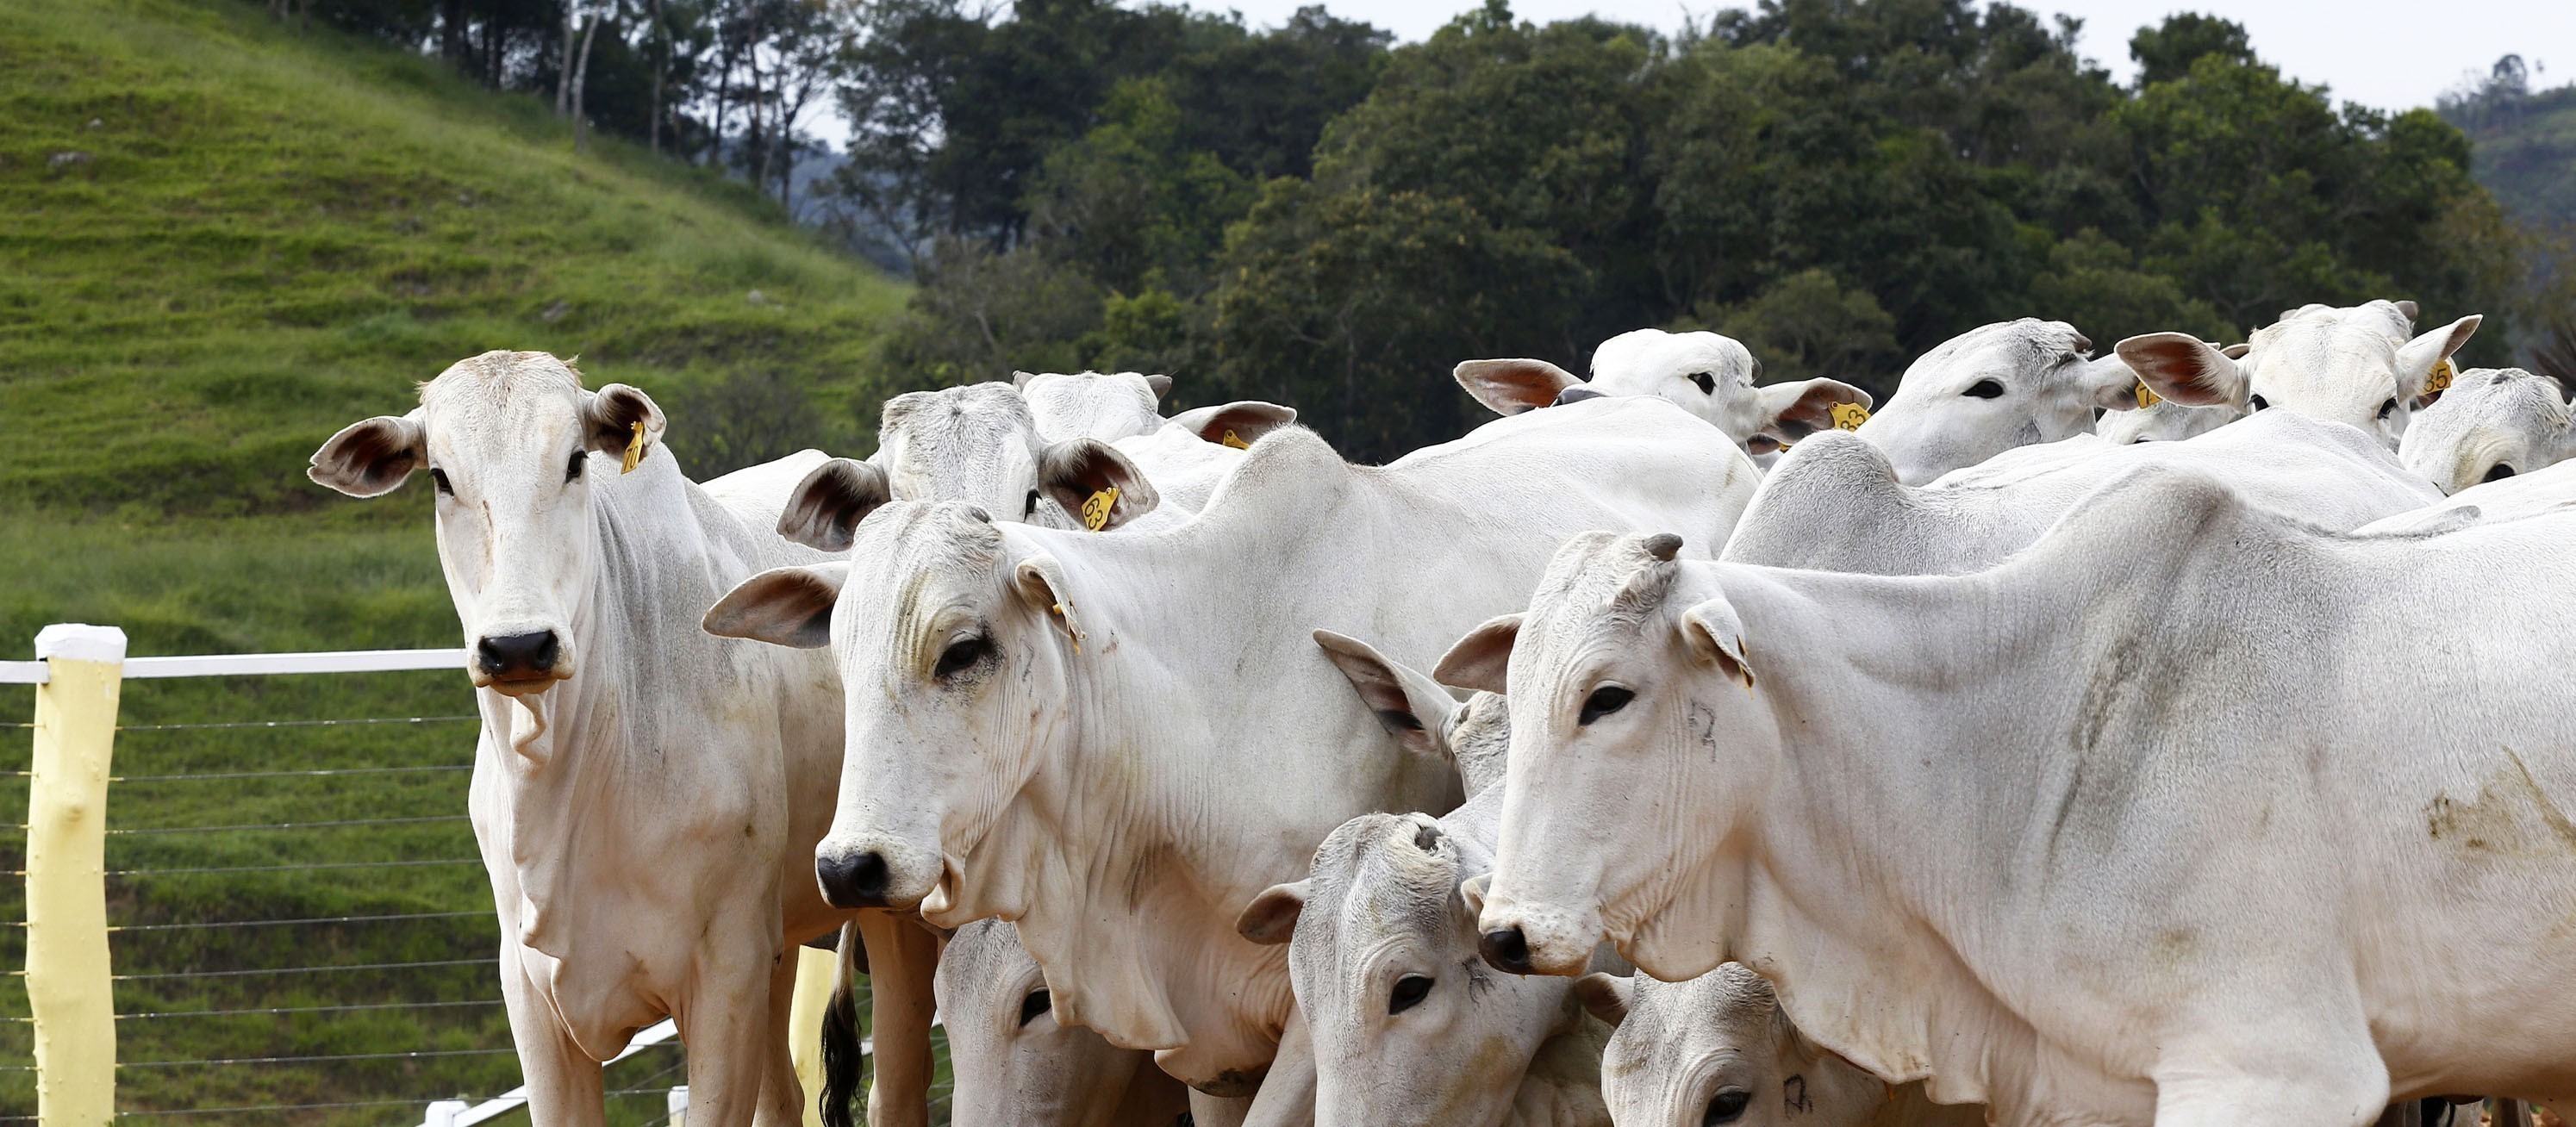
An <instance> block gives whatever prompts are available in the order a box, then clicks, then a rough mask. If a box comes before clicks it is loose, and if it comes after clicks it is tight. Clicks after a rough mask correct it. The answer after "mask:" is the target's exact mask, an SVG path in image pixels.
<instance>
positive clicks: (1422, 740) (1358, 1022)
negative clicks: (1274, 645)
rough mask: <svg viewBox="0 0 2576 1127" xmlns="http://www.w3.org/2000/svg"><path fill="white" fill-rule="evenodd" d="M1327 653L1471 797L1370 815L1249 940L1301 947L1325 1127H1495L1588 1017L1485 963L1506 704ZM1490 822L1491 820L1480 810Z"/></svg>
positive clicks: (1267, 900) (1295, 978)
mask: <svg viewBox="0 0 2576 1127" xmlns="http://www.w3.org/2000/svg"><path fill="white" fill-rule="evenodd" d="M1316 641H1317V642H1318V643H1319V644H1321V645H1323V647H1324V649H1325V652H1326V654H1327V655H1328V656H1330V657H1331V658H1332V660H1333V662H1334V664H1335V665H1337V666H1339V667H1341V670H1342V672H1343V673H1344V675H1346V676H1348V677H1349V678H1350V680H1351V684H1352V687H1353V688H1355V689H1357V690H1358V691H1359V693H1360V696H1361V699H1362V700H1363V701H1364V702H1365V703H1366V704H1367V705H1368V706H1369V709H1370V710H1371V711H1372V712H1374V713H1375V714H1376V715H1377V717H1378V721H1379V723H1380V724H1382V725H1384V726H1385V727H1386V729H1387V731H1388V732H1389V733H1390V734H1392V735H1394V736H1395V737H1396V740H1397V742H1399V743H1401V744H1403V745H1404V746H1405V747H1406V748H1408V749H1410V750H1412V751H1415V752H1417V753H1421V754H1426V755H1434V756H1439V757H1442V758H1447V759H1451V760H1454V761H1455V762H1456V763H1457V765H1458V769H1459V773H1460V775H1461V776H1462V777H1463V778H1464V780H1465V781H1466V785H1467V787H1468V789H1469V790H1470V791H1471V792H1474V793H1476V794H1480V795H1482V796H1483V797H1482V798H1481V799H1472V798H1471V799H1470V800H1469V805H1468V806H1467V807H1463V808H1461V809H1460V810H1459V811H1458V812H1455V813H1453V814H1451V815H1450V816H1449V817H1447V818H1441V819H1435V818H1432V817H1431V816H1429V815H1427V814H1418V813H1417V814H1364V815H1361V816H1359V817H1357V818H1354V819H1351V820H1350V821H1348V822H1345V823H1343V824H1342V825H1341V826H1340V827H1339V828H1338V829H1335V830H1334V831H1333V833H1332V834H1331V836H1329V837H1326V838H1325V839H1324V843H1323V844H1322V845H1321V846H1319V847H1318V848H1317V849H1316V850H1315V859H1314V863H1313V866H1312V868H1311V870H1310V872H1309V875H1308V876H1307V877H1306V879H1304V880H1300V881H1296V882H1294V883H1290V884H1282V885H1276V886H1274V887H1272V888H1270V889H1269V890H1267V891H1265V892H1263V893H1262V894H1261V895H1260V896H1259V897H1257V898H1255V899H1254V900H1253V902H1252V904H1251V905H1250V906H1249V907H1247V908H1245V909H1244V912H1243V915H1242V917H1241V918H1240V919H1239V920H1238V921H1237V923H1236V929H1237V930H1238V931H1240V932H1242V933H1243V935H1244V937H1245V938H1248V939H1250V940H1252V941H1253V942H1255V943H1285V944H1288V975H1289V980H1290V983H1291V984H1292V986H1293V988H1294V990H1295V992H1296V995H1297V1008H1298V1011H1299V1012H1300V1013H1302V1014H1304V1015H1305V1018H1306V1032H1307V1036H1308V1038H1309V1040H1310V1041H1311V1042H1312V1044H1313V1047H1314V1053H1315V1075H1316V1087H1315V1121H1316V1123H1318V1124H1320V1125H1327V1127H1329V1125H1341V1124H1367V1123H1391V1122H1404V1123H1410V1124H1416V1125H1419V1127H1491V1125H1492V1124H1496V1123H1500V1122H1502V1121H1503V1120H1504V1118H1505V1116H1506V1114H1507V1113H1508V1112H1509V1111H1510V1110H1511V1108H1512V1105H1513V1102H1514V1096H1515V1094H1516V1093H1517V1092H1518V1090H1519V1089H1520V1087H1521V1083H1522V1078H1523V1074H1524V1073H1525V1072H1526V1071H1527V1070H1528V1069H1529V1067H1530V1063H1531V1059H1532V1057H1533V1056H1534V1055H1535V1054H1536V1053H1537V1052H1538V1050H1539V1047H1540V1045H1541V1044H1542V1043H1544V1042H1545V1041H1547V1039H1548V1038H1550V1037H1552V1036H1554V1035H1557V1034H1559V1033H1563V1032H1566V1031H1568V1030H1569V1029H1571V1028H1572V1027H1573V1026H1574V1024H1575V1023H1576V1022H1578V1021H1580V1020H1581V1011H1580V1010H1579V1009H1577V1008H1576V1007H1575V1006H1574V1004H1573V1002H1572V999H1571V996H1570V984H1568V983H1566V982H1565V981H1564V980H1562V979H1543V978H1523V977H1519V976H1516V975H1506V974H1500V973H1497V972H1495V971H1493V970H1492V969H1491V968H1488V967H1487V966H1485V965H1484V962H1483V960H1482V959H1480V958H1479V957H1478V955H1477V950H1476V908H1475V903H1474V901H1473V899H1472V898H1471V896H1470V894H1469V891H1468V890H1469V888H1470V887H1471V886H1470V882H1471V881H1472V880H1474V878H1476V877H1479V876H1482V875H1483V874H1484V873H1486V872H1487V871H1488V870H1489V868H1490V866H1491V865H1492V862H1493V850H1492V846H1491V843H1490V842H1488V841H1483V840H1479V838H1480V837H1482V836H1490V834H1491V833H1492V826H1491V825H1490V824H1489V823H1490V821H1491V817H1492V808H1493V807H1494V806H1495V805H1496V804H1497V803H1498V802H1499V801H1500V799H1501V797H1502V794H1501V792H1500V791H1499V790H1496V791H1492V792H1491V793H1486V788H1492V787H1499V786H1500V785H1501V783H1502V778H1501V775H1502V769H1503V760H1504V753H1505V751H1506V748H1507V745H1508V744H1509V742H1510V740H1511V726H1510V718H1509V716H1508V713H1507V708H1508V706H1507V704H1506V702H1505V701H1504V700H1503V698H1502V697H1499V696H1496V695H1494V694H1491V693H1482V694H1478V695H1477V696H1475V697H1474V698H1472V699H1470V700H1469V701H1467V702H1466V703H1465V704H1463V705H1462V704H1460V703H1458V702H1457V701H1456V700H1455V699H1454V698H1452V697H1451V696H1450V695H1449V693H1448V690H1445V689H1443V688H1441V687H1440V686H1439V685H1437V684H1434V683H1433V682H1432V681H1431V679H1430V678H1428V677H1426V676H1424V675H1422V674H1420V673H1417V672H1415V671H1413V670H1411V669H1407V668H1405V667H1404V666H1402V665H1400V664H1398V663H1396V662H1394V661H1391V660H1389V659H1387V658H1386V657H1385V656H1384V655H1382V654H1380V653H1378V652H1377V650H1376V649H1374V648H1372V647H1370V646H1368V645H1367V644H1365V643H1362V642H1360V641H1358V640H1357V639H1353V638H1346V637H1343V636H1341V635H1339V634H1334V633H1331V632H1329V631H1317V632H1316ZM1480 811H1481V812H1480Z"/></svg>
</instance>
